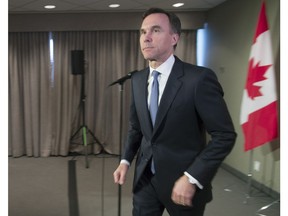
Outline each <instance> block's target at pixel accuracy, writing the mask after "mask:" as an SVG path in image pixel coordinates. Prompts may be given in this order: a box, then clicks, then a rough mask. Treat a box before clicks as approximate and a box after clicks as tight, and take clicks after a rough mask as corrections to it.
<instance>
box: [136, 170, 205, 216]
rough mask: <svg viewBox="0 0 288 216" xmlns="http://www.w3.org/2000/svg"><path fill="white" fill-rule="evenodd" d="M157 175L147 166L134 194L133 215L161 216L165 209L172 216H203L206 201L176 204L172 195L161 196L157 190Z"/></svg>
mask: <svg viewBox="0 0 288 216" xmlns="http://www.w3.org/2000/svg"><path fill="white" fill-rule="evenodd" d="M157 184H161V182H160V183H159V182H157V180H156V177H155V176H154V175H153V174H152V172H151V171H150V166H147V168H146V170H145V172H144V174H143V176H142V177H141V180H140V181H139V184H138V185H137V188H136V189H135V191H134V194H133V216H161V215H162V214H163V212H164V209H166V210H167V212H168V213H169V215H170V216H203V215H204V210H205V206H206V203H203V205H201V206H193V207H189V206H182V205H177V204H175V203H174V202H173V201H172V199H171V197H161V194H159V193H158V192H157Z"/></svg>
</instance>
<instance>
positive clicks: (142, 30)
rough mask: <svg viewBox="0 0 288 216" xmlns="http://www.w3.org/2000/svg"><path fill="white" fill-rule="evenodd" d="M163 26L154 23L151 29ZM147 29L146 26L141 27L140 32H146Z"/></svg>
mask: <svg viewBox="0 0 288 216" xmlns="http://www.w3.org/2000/svg"><path fill="white" fill-rule="evenodd" d="M161 28H162V27H161V26H160V25H154V26H152V27H151V28H150V29H151V30H154V29H161ZM145 31H146V29H145V28H141V29H140V32H145Z"/></svg>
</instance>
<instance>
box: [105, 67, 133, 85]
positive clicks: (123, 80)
mask: <svg viewBox="0 0 288 216" xmlns="http://www.w3.org/2000/svg"><path fill="white" fill-rule="evenodd" d="M137 71H138V70H134V71H131V72H129V73H128V74H127V75H125V76H124V77H121V78H120V79H118V80H116V81H114V82H113V83H111V84H110V85H109V86H112V85H115V84H117V83H119V84H120V85H121V84H123V83H124V82H125V81H126V80H127V79H131V77H132V75H133V74H134V73H136V72H137Z"/></svg>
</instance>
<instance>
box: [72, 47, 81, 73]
mask: <svg viewBox="0 0 288 216" xmlns="http://www.w3.org/2000/svg"><path fill="white" fill-rule="evenodd" d="M71 63H72V74H73V75H78V74H84V50H72V51H71Z"/></svg>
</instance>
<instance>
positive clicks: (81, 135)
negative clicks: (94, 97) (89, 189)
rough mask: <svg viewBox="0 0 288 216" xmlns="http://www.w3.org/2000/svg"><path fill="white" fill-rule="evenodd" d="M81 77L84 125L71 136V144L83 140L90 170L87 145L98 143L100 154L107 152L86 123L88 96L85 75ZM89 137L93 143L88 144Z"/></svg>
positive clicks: (81, 110)
mask: <svg viewBox="0 0 288 216" xmlns="http://www.w3.org/2000/svg"><path fill="white" fill-rule="evenodd" d="M81 75H82V77H81V98H80V112H82V125H81V126H80V127H79V128H78V129H77V130H76V132H75V133H74V134H73V135H72V136H71V138H70V143H73V144H79V143H77V142H75V140H76V139H78V138H82V142H81V143H80V144H83V145H84V148H85V162H86V168H89V161H88V149H87V145H91V144H94V143H97V144H98V145H100V147H101V151H100V153H102V152H105V150H104V146H103V145H102V144H101V142H100V141H99V140H98V139H97V137H96V136H95V135H94V134H93V133H92V131H91V130H90V129H89V128H88V127H87V125H86V122H85V100H86V95H85V73H83V74H81ZM87 135H90V136H91V137H92V142H90V143H87Z"/></svg>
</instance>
